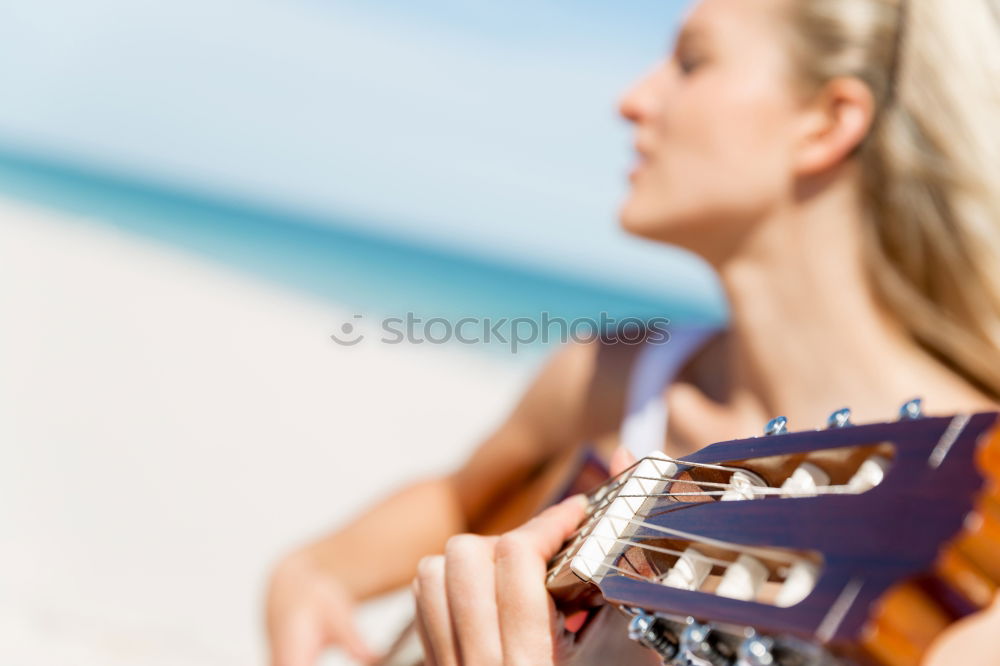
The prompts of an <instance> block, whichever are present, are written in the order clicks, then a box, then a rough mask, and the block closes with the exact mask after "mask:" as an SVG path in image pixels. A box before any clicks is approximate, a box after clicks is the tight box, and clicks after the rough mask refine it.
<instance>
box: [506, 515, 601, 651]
mask: <svg viewBox="0 0 1000 666" xmlns="http://www.w3.org/2000/svg"><path fill="white" fill-rule="evenodd" d="M585 507H586V499H585V498H584V497H583V496H579V495H578V496H574V497H571V498H569V499H568V500H566V501H565V502H562V503H561V504H557V505H556V506H554V507H552V508H550V509H548V510H547V511H545V512H543V513H541V514H539V515H538V517H536V518H534V519H532V520H531V521H529V522H527V523H525V524H524V525H523V526H522V527H519V528H518V529H516V530H514V531H512V532H508V533H507V534H505V535H503V536H502V537H500V540H499V541H498V542H497V546H496V555H495V558H496V574H495V575H496V598H497V610H498V612H499V617H500V641H501V645H502V649H503V656H504V663H505V664H512V665H520V664H539V663H552V658H553V654H554V650H555V644H554V638H553V631H552V626H553V624H554V623H555V619H554V617H553V613H554V612H555V607H554V605H553V603H552V599H551V597H549V594H548V592H547V591H546V589H545V584H544V581H545V573H546V566H547V563H548V561H549V559H550V558H551V557H552V556H553V555H554V554H555V553H556V552H557V551H558V549H559V547H560V546H561V545H562V543H563V542H564V541H565V540H566V537H568V536H569V535H570V534H571V533H572V532H573V531H574V530H575V529H576V528H577V526H578V525H579V524H580V521H581V520H582V519H583V517H584V510H585ZM540 660H541V661H540Z"/></svg>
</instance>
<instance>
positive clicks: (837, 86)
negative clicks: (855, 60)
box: [795, 76, 875, 176]
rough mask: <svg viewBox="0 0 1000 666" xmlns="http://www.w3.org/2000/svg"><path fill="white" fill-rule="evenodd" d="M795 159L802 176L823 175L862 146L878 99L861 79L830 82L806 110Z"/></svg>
mask: <svg viewBox="0 0 1000 666" xmlns="http://www.w3.org/2000/svg"><path fill="white" fill-rule="evenodd" d="M803 114H804V115H803V119H802V125H801V127H802V132H801V136H800V141H799V148H798V155H797V158H796V160H795V164H796V170H797V172H798V174H799V175H802V176H812V175H816V174H818V173H822V172H823V171H826V170H828V169H830V168H832V167H835V166H836V165H837V164H840V163H841V162H843V161H844V160H845V159H847V158H848V157H849V156H850V155H851V153H853V152H854V150H855V149H856V148H857V147H858V146H859V145H861V142H862V141H864V139H865V137H866V136H867V135H868V131H869V130H870V129H871V126H872V122H873V121H874V118H875V96H874V95H873V94H872V91H871V88H869V87H868V84H866V83H865V82H864V81H862V80H861V79H858V78H855V77H846V76H845V77H839V78H836V79H833V80H831V81H830V82H828V83H827V84H826V85H825V86H824V87H823V89H822V90H820V92H819V93H818V94H817V95H816V96H815V97H814V98H813V99H812V100H811V101H810V102H809V103H808V104H807V106H806V108H805V109H804V111H803Z"/></svg>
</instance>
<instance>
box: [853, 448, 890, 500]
mask: <svg viewBox="0 0 1000 666" xmlns="http://www.w3.org/2000/svg"><path fill="white" fill-rule="evenodd" d="M888 470H889V461H888V460H886V459H885V458H883V457H882V456H872V457H871V458H869V459H868V460H866V461H864V462H863V463H861V467H859V468H858V471H857V472H855V473H854V476H852V477H851V480H850V481H848V482H847V487H848V488H850V489H851V492H852V493H857V494H859V495H860V494H861V493H863V492H865V491H868V490H871V489H872V488H874V487H875V486H877V485H878V484H880V483H882V479H884V478H885V473H886V472H887V471H888Z"/></svg>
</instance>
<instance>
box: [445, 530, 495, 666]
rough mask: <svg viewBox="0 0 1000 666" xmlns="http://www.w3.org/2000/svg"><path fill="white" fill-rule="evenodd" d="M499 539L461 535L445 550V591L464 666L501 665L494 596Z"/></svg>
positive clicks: (450, 540) (451, 541) (451, 540)
mask: <svg viewBox="0 0 1000 666" xmlns="http://www.w3.org/2000/svg"><path fill="white" fill-rule="evenodd" d="M497 541H498V538H497V537H478V536H475V535H472V534H460V535H458V536H454V537H452V538H451V539H449V540H448V544H447V546H446V547H445V590H446V593H447V597H448V608H449V610H450V612H451V619H452V631H453V632H454V636H455V643H456V644H457V646H458V656H459V657H460V659H461V663H462V664H475V665H476V666H479V665H482V666H490V665H491V664H500V663H501V661H502V658H503V657H502V654H501V652H500V649H501V645H500V626H499V618H498V617H497V606H496V594H495V592H494V589H495V588H494V575H493V551H494V548H495V547H496V543H497Z"/></svg>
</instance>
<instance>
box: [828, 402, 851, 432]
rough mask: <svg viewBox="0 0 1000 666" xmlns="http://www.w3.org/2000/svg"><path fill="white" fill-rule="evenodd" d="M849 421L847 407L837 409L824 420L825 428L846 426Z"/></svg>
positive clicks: (849, 413)
mask: <svg viewBox="0 0 1000 666" xmlns="http://www.w3.org/2000/svg"><path fill="white" fill-rule="evenodd" d="M849 425H853V424H852V423H851V410H850V408H848V407H844V408H843V409H838V410H837V411H835V412H834V413H832V414H830V417H829V418H828V419H827V420H826V427H827V428H846V427H847V426H849Z"/></svg>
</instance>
